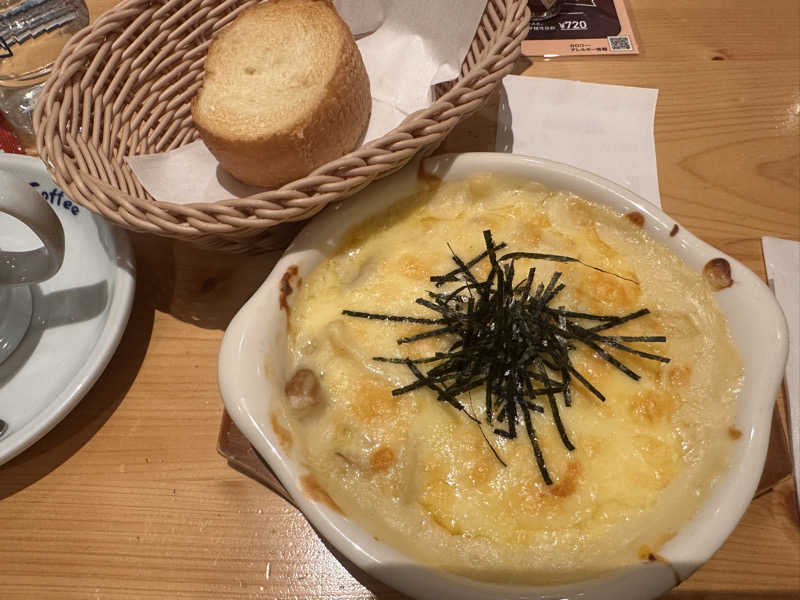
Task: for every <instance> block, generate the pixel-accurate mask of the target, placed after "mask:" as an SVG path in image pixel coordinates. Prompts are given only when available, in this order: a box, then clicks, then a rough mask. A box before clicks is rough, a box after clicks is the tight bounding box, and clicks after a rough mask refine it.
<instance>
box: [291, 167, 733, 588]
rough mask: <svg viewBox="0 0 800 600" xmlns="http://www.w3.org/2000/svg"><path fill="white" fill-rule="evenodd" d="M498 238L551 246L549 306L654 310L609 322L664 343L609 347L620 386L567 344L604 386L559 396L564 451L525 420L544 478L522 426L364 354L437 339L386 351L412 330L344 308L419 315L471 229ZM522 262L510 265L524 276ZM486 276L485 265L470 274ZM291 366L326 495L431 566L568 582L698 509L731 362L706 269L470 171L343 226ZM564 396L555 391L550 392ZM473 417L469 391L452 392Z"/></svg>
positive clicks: (598, 218)
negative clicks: (307, 395)
mask: <svg viewBox="0 0 800 600" xmlns="http://www.w3.org/2000/svg"><path fill="white" fill-rule="evenodd" d="M487 228H490V229H491V230H492V233H493V236H494V239H495V241H496V242H500V241H504V242H506V243H507V244H508V249H509V250H522V251H531V252H543V253H555V254H566V255H569V256H572V257H575V258H579V259H580V260H582V261H584V262H585V263H588V264H591V265H595V266H598V267H600V268H603V269H605V270H608V271H612V272H614V273H618V274H620V275H624V276H626V277H631V278H634V279H636V280H637V281H639V282H640V285H638V286H637V285H635V284H632V283H630V282H627V281H624V280H621V279H619V278H616V277H613V276H610V275H607V274H604V273H600V272H598V271H595V270H591V269H588V268H586V267H584V266H581V265H578V264H563V263H559V264H556V263H549V262H543V261H535V266H536V268H537V281H545V282H546V281H547V280H549V278H550V275H551V273H552V272H553V271H554V270H555V269H558V270H559V271H562V272H563V277H562V282H564V283H566V284H567V286H566V288H565V289H564V290H563V291H562V292H561V294H559V302H558V303H559V305H561V304H563V305H564V306H566V307H567V308H569V309H572V310H576V311H583V312H593V313H598V314H620V315H622V314H626V313H629V312H633V311H635V310H637V309H639V308H642V307H647V308H649V309H650V311H651V314H650V315H648V316H646V317H644V318H641V319H638V320H635V321H632V322H630V323H628V324H626V325H623V326H620V327H618V328H616V329H614V330H612V331H614V332H617V333H619V334H621V335H666V336H668V342H667V343H666V344H642V343H639V344H635V345H636V347H637V348H639V349H642V350H645V351H650V352H654V353H658V354H662V355H665V356H669V357H671V358H672V361H671V362H670V363H669V364H662V363H658V362H654V361H650V360H647V359H644V358H639V357H636V356H631V355H624V354H623V355H619V354H618V356H619V358H620V359H621V360H623V362H624V363H625V364H626V365H628V366H629V367H631V368H632V369H633V370H634V371H636V372H638V373H639V374H640V375H642V379H641V380H640V381H638V382H637V381H634V380H632V379H630V378H628V377H627V376H625V375H624V374H622V373H621V372H619V371H618V370H616V369H615V368H613V367H612V366H611V365H610V364H609V363H607V362H605V361H604V360H602V359H601V358H600V357H598V356H596V355H595V354H594V353H593V352H592V351H591V350H589V349H587V348H586V347H582V346H581V345H580V344H577V346H578V347H577V348H576V349H575V350H574V351H573V352H572V358H573V361H574V364H575V365H576V367H577V369H578V371H580V372H581V373H583V374H584V375H585V376H586V377H587V378H588V379H589V380H590V381H591V382H592V383H593V384H594V385H595V386H596V387H597V388H598V389H600V390H601V391H602V392H603V393H604V394H605V396H606V397H607V401H606V402H605V403H603V402H600V401H599V400H598V399H597V398H596V397H594V396H593V395H592V394H590V393H589V392H588V391H587V390H585V389H584V388H583V387H582V386H581V385H580V384H578V383H574V384H573V386H572V389H573V397H574V399H573V405H572V407H570V408H562V410H561V415H562V418H563V420H564V423H565V426H566V429H567V432H568V434H569V437H570V439H571V440H572V442H573V443H574V444H575V446H576V448H575V450H573V451H572V452H568V451H567V450H566V449H565V447H564V446H563V444H562V442H561V440H560V438H559V436H558V433H557V430H556V427H555V426H554V423H553V420H552V417H551V415H550V414H549V410H548V411H547V412H545V414H542V415H534V425H535V427H536V430H537V434H538V436H539V439H540V443H541V447H542V451H543V453H544V456H545V460H546V462H547V465H548V469H549V471H550V473H551V475H552V476H553V479H554V484H553V485H552V486H547V485H545V484H544V482H543V481H542V477H541V475H540V473H539V471H538V468H537V466H536V462H535V460H534V457H533V454H532V450H531V446H530V442H529V440H528V439H527V437H526V436H525V435H522V436H518V437H517V438H516V439H513V440H507V439H503V438H499V437H497V436H494V435H493V434H492V433H491V432H490V428H489V427H487V426H484V428H485V431H486V433H487V435H488V436H489V438H490V439H491V442H492V444H493V445H494V446H495V448H496V449H497V451H498V453H499V454H500V456H502V458H503V460H504V461H505V462H506V464H507V465H508V466H507V467H503V466H502V465H501V464H500V463H499V461H498V460H497V459H496V458H495V457H494V456H493V454H492V453H491V450H490V449H489V448H488V446H487V443H486V441H485V440H484V439H483V437H482V435H481V432H480V431H479V429H478V428H477V427H476V426H475V424H474V423H473V422H471V421H469V420H468V419H467V418H466V417H465V416H464V415H463V414H462V413H460V412H458V411H456V410H454V409H453V408H452V407H450V406H449V405H447V404H445V403H443V402H440V401H438V400H437V399H436V397H435V395H434V394H433V393H432V392H430V391H428V390H416V391H414V392H411V393H408V394H404V395H401V396H392V394H391V391H392V389H394V388H396V387H399V386H402V385H405V384H408V383H410V382H411V381H413V376H412V375H411V374H410V373H409V371H408V369H407V368H406V367H405V366H404V365H397V364H387V363H379V362H375V361H373V360H371V357H373V356H397V357H401V356H405V355H407V354H408V355H412V356H423V355H429V354H431V353H433V352H435V351H444V350H445V349H446V348H447V346H448V345H449V343H452V340H450V341H448V340H447V338H429V339H425V340H420V341H418V342H415V343H412V344H408V345H404V346H398V345H397V343H396V340H397V338H398V337H401V336H405V335H413V334H415V333H419V332H422V331H425V330H427V329H428V328H429V326H426V325H419V324H409V323H387V322H383V321H368V320H364V319H356V318H351V317H345V316H342V314H341V313H342V310H343V309H350V310H359V311H367V312H376V313H384V314H386V313H391V314H400V315H412V316H423V317H431V316H432V315H431V313H430V312H429V311H428V309H426V308H424V307H422V306H420V305H417V304H415V303H414V300H415V299H416V298H418V297H423V296H425V292H426V290H430V289H432V286H433V284H431V283H430V281H429V277H430V276H431V275H433V274H441V273H445V272H448V271H450V270H451V269H452V268H453V267H454V263H453V261H452V258H451V255H450V250H449V249H448V246H447V244H448V243H449V244H450V246H451V247H452V248H453V250H454V251H455V252H456V253H457V254H458V255H459V256H461V257H463V258H464V259H469V258H471V257H473V256H476V255H477V254H479V253H480V252H481V251H483V250H484V249H485V246H484V241H483V236H482V231H483V230H484V229H487ZM529 266H533V261H519V262H518V266H517V272H518V273H526V272H527V269H528V267H529ZM482 269H483V270H484V271H482V274H485V272H486V270H488V261H483V262H482V263H481V264H480V265H478V266H477V267H476V270H477V271H479V272H481V270H482ZM289 348H290V353H291V356H292V359H293V366H294V369H304V370H308V371H310V372H311V373H313V374H315V375H316V377H317V380H318V382H319V396H320V397H319V399H318V402H316V403H314V404H313V406H309V405H308V403H307V402H306V403H302V402H301V403H292V404H290V403H288V402H287V404H286V406H285V407H284V414H283V415H282V418H283V419H285V421H286V423H287V424H288V426H289V427H290V428H291V430H292V432H293V436H294V439H295V440H297V443H298V447H299V448H298V451H299V452H300V456H301V459H302V461H303V462H304V463H305V464H306V465H307V467H308V469H309V471H310V473H311V474H312V475H313V477H314V478H315V479H316V480H317V481H318V482H319V484H320V485H321V486H322V488H324V490H325V491H326V492H327V493H328V494H329V495H330V497H331V498H332V499H333V500H334V501H335V503H336V504H337V505H338V506H339V507H341V509H342V510H343V511H344V512H345V513H346V514H347V515H348V516H350V517H352V518H353V519H354V520H356V521H357V522H359V523H361V524H362V525H363V526H364V527H365V528H366V529H367V530H369V531H370V532H371V533H373V535H375V536H377V537H378V538H379V539H381V540H383V541H385V542H387V543H389V544H391V545H394V546H395V547H398V548H399V549H401V550H402V551H404V552H406V553H407V554H409V555H412V556H414V557H417V558H418V559H420V560H422V561H424V562H427V563H429V564H431V565H434V566H437V567H440V568H443V569H447V570H450V571H454V572H457V573H461V574H464V575H467V576H469V577H473V578H477V579H484V580H489V581H498V582H520V583H523V582H524V583H552V582H561V581H569V580H578V579H582V578H585V577H589V576H592V575H596V574H598V573H603V572H606V571H609V570H611V569H615V568H618V567H621V566H624V565H626V564H631V563H633V562H636V561H639V560H641V558H640V557H639V556H638V555H637V552H638V551H639V549H640V548H642V547H643V546H647V547H648V548H652V549H656V548H658V547H659V546H660V545H661V544H663V543H664V542H665V541H666V540H667V539H669V538H670V537H671V536H672V535H674V533H675V532H676V531H677V529H678V528H679V527H680V525H681V524H682V523H683V522H685V521H686V520H687V519H688V518H689V517H690V516H691V515H692V514H693V513H694V512H695V510H696V509H697V507H698V506H699V504H700V501H701V499H702V497H703V494H704V492H705V491H706V490H707V489H708V487H709V486H710V484H711V483H712V482H713V481H714V479H715V477H717V476H718V474H719V473H720V472H721V470H722V469H723V468H724V466H725V464H726V457H727V454H728V449H729V444H730V439H729V435H728V428H729V427H730V426H731V425H732V423H733V417H734V400H735V396H736V392H737V391H738V386H739V383H740V378H741V373H742V368H741V363H740V360H739V358H738V356H737V354H736V351H735V349H734V347H733V345H732V342H731V340H730V336H729V333H728V330H727V325H726V322H725V320H724V317H723V316H722V314H721V313H720V311H719V310H718V308H717V306H716V303H715V301H714V299H713V297H712V292H711V289H710V288H709V287H708V285H707V284H706V283H705V282H704V280H703V278H702V277H701V276H700V275H699V274H697V273H695V272H692V271H691V270H689V268H688V267H686V265H685V264H684V263H683V262H682V261H681V260H680V259H678V258H677V257H676V256H675V255H674V254H672V253H671V251H669V250H668V249H667V248H665V247H664V246H661V245H659V244H657V243H655V242H654V241H653V240H652V239H650V238H648V237H647V236H646V235H645V234H644V233H643V232H642V231H641V229H640V228H638V227H636V226H635V225H634V224H633V223H631V221H630V220H627V219H625V218H623V217H622V216H620V215H617V214H615V213H613V212H612V211H610V210H609V209H607V208H605V207H602V206H598V205H594V204H592V203H590V202H588V201H586V200H583V199H581V198H578V197H576V196H574V195H571V194H567V193H561V192H552V191H550V190H547V189H545V188H544V187H542V186H540V185H537V184H532V183H528V182H525V181H520V180H516V179H509V178H501V177H497V176H489V175H487V176H479V177H473V178H471V179H468V180H465V181H460V182H450V183H444V184H441V185H433V186H430V187H429V188H427V189H425V190H423V191H420V192H419V193H418V194H417V195H416V196H414V197H411V198H409V199H407V200H405V201H402V202H399V203H397V204H396V205H395V206H394V207H393V208H391V209H390V210H389V211H388V212H387V213H385V214H383V215H380V216H379V217H377V218H373V219H371V220H369V221H367V222H366V223H364V224H362V225H360V226H358V227H356V228H355V229H354V230H352V231H351V232H349V234H348V236H347V238H346V240H345V241H344V242H343V243H342V244H341V246H340V247H339V248H338V249H337V250H336V251H335V252H333V254H332V255H331V256H330V257H329V258H328V259H327V260H326V261H325V262H324V263H323V264H321V265H320V266H319V267H318V268H317V269H316V270H315V271H314V272H313V273H312V274H311V276H310V277H309V278H308V281H306V282H305V283H303V285H302V287H301V289H300V292H299V296H298V298H297V302H296V304H295V305H294V307H293V310H292V312H291V320H290V340H289ZM559 401H561V400H559ZM464 402H465V404H467V405H468V407H469V409H470V411H471V412H473V413H474V414H476V415H477V416H478V417H479V418H480V419H481V420H483V416H484V413H483V405H484V402H483V390H481V389H478V390H474V391H473V392H472V400H470V399H469V398H464Z"/></svg>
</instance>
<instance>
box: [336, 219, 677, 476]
mask: <svg viewBox="0 0 800 600" xmlns="http://www.w3.org/2000/svg"><path fill="white" fill-rule="evenodd" d="M483 236H484V240H485V242H486V250H485V251H484V252H482V253H481V254H479V255H478V256H476V257H474V258H473V259H471V260H469V261H466V262H465V261H464V260H462V259H461V258H460V257H459V256H458V255H456V254H455V252H453V251H452V249H451V253H452V257H453V261H454V262H455V263H456V268H455V269H453V270H452V271H450V272H449V273H445V274H444V275H436V276H433V277H431V281H432V282H433V283H435V284H436V288H437V289H438V288H441V287H442V286H443V285H444V284H446V283H451V282H459V283H460V285H459V286H458V287H456V288H455V289H453V290H451V291H448V292H442V291H429V292H428V298H417V300H416V302H417V304H421V305H422V306H425V307H426V308H428V309H430V310H431V311H432V312H433V313H434V314H435V315H436V316H435V317H433V318H419V317H404V316H396V315H382V314H375V313H367V312H359V311H350V310H345V311H342V312H343V314H345V315H347V316H350V317H359V318H364V319H376V320H384V321H401V322H410V323H421V324H425V325H431V326H432V327H433V328H432V329H430V330H429V331H426V332H423V333H420V334H417V335H413V336H409V337H401V338H400V339H398V340H397V343H398V344H409V343H412V342H415V341H417V340H421V339H425V338H429V337H436V336H443V335H446V336H450V338H451V339H453V340H454V342H453V343H452V345H451V346H450V348H449V349H448V351H447V352H437V353H435V354H434V355H433V356H425V357H420V358H410V357H404V358H386V357H375V358H374V360H376V361H383V362H392V363H401V364H405V365H406V366H407V367H408V369H409V371H411V373H412V374H413V376H414V378H415V380H414V381H413V382H412V383H410V384H408V385H405V386H403V387H400V388H397V389H395V390H393V391H392V394H393V395H395V396H398V395H401V394H405V393H407V392H410V391H411V390H415V389H418V388H422V387H427V388H429V389H431V390H433V391H434V392H435V393H436V395H437V398H438V399H439V400H440V401H443V402H447V403H448V404H450V405H451V406H452V407H453V408H455V409H457V410H459V411H462V412H463V413H464V414H465V415H466V416H467V417H468V418H469V419H471V420H472V421H475V422H476V423H477V424H478V426H479V427H480V421H479V420H478V419H477V418H476V417H475V416H474V415H473V414H471V413H470V412H468V411H467V410H466V408H465V406H464V404H463V403H462V401H461V398H462V397H463V396H464V395H465V394H468V393H469V392H470V391H471V390H473V389H476V388H479V387H484V389H485V402H486V413H485V421H486V423H487V424H488V425H489V426H491V427H493V431H494V433H495V434H496V435H498V436H501V437H505V438H515V437H516V436H517V428H518V426H522V427H523V428H524V430H525V433H526V434H527V436H528V439H529V440H530V442H531V446H532V447H533V454H534V456H535V458H536V463H537V465H538V467H539V472H540V473H541V475H542V479H543V480H544V482H545V483H546V484H547V485H551V484H552V483H553V481H552V478H551V477H550V474H549V473H548V471H547V465H546V463H545V460H544V456H543V454H542V450H541V448H540V447H539V440H538V438H537V435H536V429H535V428H534V425H533V414H535V413H544V412H545V410H546V408H545V406H543V405H542V404H537V403H536V400H537V399H543V400H544V401H545V402H546V403H547V407H549V410H550V412H551V414H552V415H553V420H554V422H555V425H556V428H557V429H558V433H559V435H560V437H561V441H562V442H563V444H564V446H565V447H566V448H567V450H574V449H575V446H574V444H573V443H572V441H571V440H570V439H569V437H568V435H567V432H566V429H565V428H564V423H563V420H562V418H561V407H560V406H559V400H560V401H561V403H563V407H569V406H570V405H571V404H572V397H571V391H570V386H571V385H572V382H573V380H577V381H578V382H579V383H580V384H581V385H583V386H584V387H585V388H586V389H587V390H589V391H590V392H591V393H592V394H594V395H595V396H596V397H597V398H598V399H600V400H601V401H605V399H606V398H605V396H604V395H603V394H602V392H600V390H598V389H597V388H596V387H595V386H594V385H592V384H591V382H589V381H588V379H587V378H586V377H585V376H584V375H582V374H581V373H580V372H579V371H578V370H577V369H576V368H575V366H574V365H573V364H572V361H571V360H570V350H573V349H574V348H575V344H576V343H580V344H584V345H586V346H588V347H589V348H591V349H592V350H593V351H594V352H595V353H596V354H597V355H598V356H600V357H601V358H603V359H604V360H606V361H608V362H609V363H610V364H611V365H613V366H614V367H615V368H617V369H619V370H620V371H622V372H623V373H624V374H625V375H627V376H628V377H630V378H632V379H634V380H637V381H638V380H639V379H640V376H639V375H638V374H637V373H635V372H634V371H633V370H631V369H630V368H629V367H627V366H625V364H623V363H622V362H621V361H620V360H619V359H618V358H617V357H615V356H614V355H612V354H611V353H610V352H609V349H610V348H613V349H615V350H620V351H622V352H627V353H630V354H636V355H638V356H641V357H644V358H647V359H650V360H655V361H660V362H663V363H667V362H669V360H670V359H669V358H666V357H663V356H658V355H656V354H650V353H648V352H643V351H640V350H637V349H635V348H632V347H630V346H629V345H628V344H629V343H631V342H666V337H664V336H620V335H603V334H601V333H600V332H602V331H605V330H607V329H611V328H613V327H617V326H619V325H622V324H624V323H627V322H629V321H632V320H634V319H638V318H640V317H643V316H644V315H646V314H648V313H649V311H648V310H647V309H646V308H642V309H641V310H637V311H636V312H633V313H630V314H627V315H619V316H616V315H612V316H604V315H595V314H590V313H584V312H574V311H568V310H565V309H564V308H563V307H558V308H555V307H553V302H554V300H555V299H556V298H557V296H558V294H559V293H560V292H561V291H562V290H563V289H564V287H565V285H566V284H564V283H562V282H561V281H560V280H561V276H562V273H561V272H558V271H556V272H555V273H553V274H552V276H551V277H550V279H549V281H547V282H546V283H545V282H544V281H540V282H537V281H536V268H535V267H532V268H530V269H529V270H528V273H527V276H526V277H524V278H522V279H520V280H519V281H518V282H517V283H514V279H515V261H517V260H520V259H534V260H546V261H553V262H563V263H567V262H578V263H581V264H583V265H584V266H586V267H589V268H592V269H596V270H598V271H602V272H603V273H607V274H608V275H609V276H614V277H619V278H621V279H625V280H626V281H630V282H632V283H633V284H637V282H636V281H634V280H631V279H627V278H625V277H621V276H620V275H616V274H614V273H609V272H608V271H603V270H602V269H598V268H597V267H593V266H591V265H586V264H585V263H582V262H581V261H579V260H578V259H575V258H571V257H568V256H560V255H554V254H538V253H531V252H510V253H506V254H503V255H498V251H500V250H502V249H503V248H505V247H506V245H505V244H504V243H501V244H497V245H495V243H494V241H493V240H492V234H491V231H489V230H487V231H484V232H483ZM487 258H488V260H489V261H490V263H491V269H490V271H489V274H488V276H487V277H486V278H485V279H483V280H479V279H478V277H477V276H476V274H475V273H473V272H472V267H474V266H475V265H476V264H478V263H479V262H481V261H482V260H485V259H487ZM587 321H588V322H589V324H587V325H582V324H581V322H584V323H585V322H587ZM433 363H437V364H434V365H433V366H431V367H430V368H428V369H427V371H423V370H422V369H420V367H419V366H418V365H428V364H433ZM473 412H474V411H473ZM481 433H482V434H483V436H484V439H486V442H487V444H488V445H489V447H490V448H491V450H492V452H493V453H494V455H495V456H496V457H497V460H499V461H500V462H501V463H502V464H503V465H504V466H505V462H503V460H502V458H500V456H499V454H498V453H497V451H496V450H495V449H494V447H493V446H492V444H491V443H490V442H489V440H488V438H486V435H485V434H484V433H483V429H482V428H481Z"/></svg>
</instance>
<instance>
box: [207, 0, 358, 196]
mask: <svg viewBox="0 0 800 600" xmlns="http://www.w3.org/2000/svg"><path fill="white" fill-rule="evenodd" d="M371 107H372V100H371V98H370V92H369V79H368V78H367V73H366V71H365V69H364V63H363V62H362V60H361V54H360V53H359V51H358V48H357V47H356V45H355V42H354V40H353V36H352V34H351V33H350V30H349V29H348V27H347V25H346V24H345V23H344V22H343V21H342V20H341V18H340V17H339V15H338V14H337V13H336V10H335V9H334V7H333V4H332V2H330V1H329V0H270V1H269V2H267V3H265V4H259V5H256V6H253V7H251V8H249V9H247V10H245V11H243V12H242V14H241V15H239V16H238V17H237V18H236V19H235V20H234V21H233V22H232V23H231V24H230V25H228V26H227V27H225V28H224V29H223V30H222V31H221V32H220V33H219V34H218V35H217V37H216V38H215V39H214V41H213V42H212V43H211V47H210V48H209V51H208V56H207V57H206V62H205V75H204V79H203V87H202V88H201V89H200V91H199V92H198V94H197V96H196V97H195V99H194V102H193V103H192V117H193V118H194V122H195V125H196V126H197V128H198V130H199V132H200V137H201V138H202V140H203V141H204V142H205V144H206V146H208V148H209V150H211V152H212V153H213V154H214V155H215V156H216V157H217V160H219V162H220V164H221V165H222V167H223V168H224V169H225V170H227V171H228V172H229V173H231V174H232V175H233V176H234V177H236V178H237V179H239V180H240V181H243V182H245V183H250V184H253V185H260V186H265V187H273V186H279V185H282V184H284V183H287V182H290V181H293V180H295V179H298V178H300V177H303V176H304V175H307V174H308V173H309V172H310V171H312V170H313V169H314V168H316V167H318V166H320V165H322V164H325V163H326V162H328V161H330V160H333V159H335V158H338V157H340V156H342V155H344V154H346V153H348V152H350V151H351V150H352V149H353V148H355V146H356V144H357V143H358V142H359V140H360V138H361V136H362V135H363V133H364V130H365V129H366V127H367V123H368V121H369V115H370V110H371Z"/></svg>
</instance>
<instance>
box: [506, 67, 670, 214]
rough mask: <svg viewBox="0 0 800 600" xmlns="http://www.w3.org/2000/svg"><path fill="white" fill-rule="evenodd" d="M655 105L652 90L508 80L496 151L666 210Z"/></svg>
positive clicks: (517, 78) (510, 77) (655, 93)
mask: <svg viewBox="0 0 800 600" xmlns="http://www.w3.org/2000/svg"><path fill="white" fill-rule="evenodd" d="M657 98H658V90H654V89H649V88H636V87H624V86H619V85H600V84H596V83H583V82H580V81H568V80H565V79H547V78H543V77H522V76H518V75H507V76H506V77H505V78H504V79H503V90H502V95H501V98H500V109H499V115H498V124H497V140H496V146H495V148H496V150H497V151H499V152H514V153H516V154H526V155H530V156H538V157H541V158H548V159H550V160H555V161H558V162H563V163H566V164H569V165H572V166H575V167H579V168H581V169H585V170H587V171H591V172H593V173H597V174H598V175H601V176H602V177H605V178H606V179H610V180H611V181H613V182H615V183H618V184H620V185H622V186H624V187H626V188H628V189H630V190H632V191H634V192H636V193H637V194H639V195H640V196H642V197H643V198H644V199H645V200H649V201H650V202H652V203H653V204H655V205H656V206H661V196H660V195H659V192H658V168H657V165H656V148H655V141H654V139H653V122H654V119H655V111H656V100H657Z"/></svg>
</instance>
